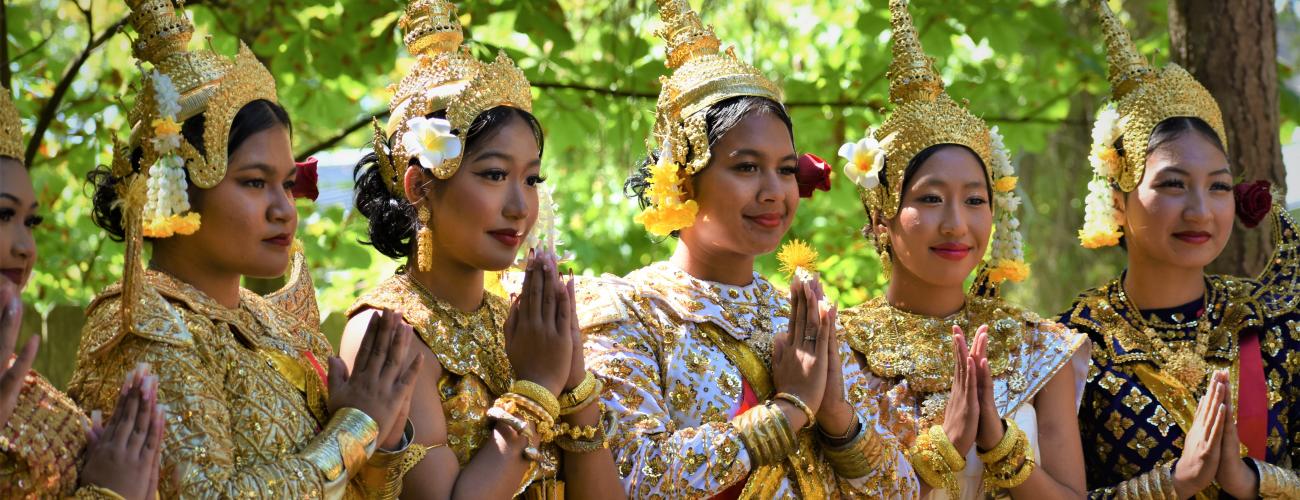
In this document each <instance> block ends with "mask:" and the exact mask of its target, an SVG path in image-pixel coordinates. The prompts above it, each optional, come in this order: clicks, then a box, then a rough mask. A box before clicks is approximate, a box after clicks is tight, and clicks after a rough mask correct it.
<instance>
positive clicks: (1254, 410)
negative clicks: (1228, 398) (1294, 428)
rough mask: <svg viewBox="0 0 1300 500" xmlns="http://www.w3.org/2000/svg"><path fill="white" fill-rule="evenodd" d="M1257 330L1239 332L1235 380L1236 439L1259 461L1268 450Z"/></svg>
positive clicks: (1266, 403) (1266, 421)
mask: <svg viewBox="0 0 1300 500" xmlns="http://www.w3.org/2000/svg"><path fill="white" fill-rule="evenodd" d="M1261 333H1262V332H1261V331H1260V330H1259V329H1258V328H1249V329H1246V330H1244V331H1242V332H1241V343H1240V345H1239V347H1240V351H1239V352H1240V357H1239V358H1238V362H1239V363H1241V367H1240V372H1239V373H1238V379H1237V436H1238V437H1239V438H1241V444H1244V445H1246V449H1247V450H1248V454H1249V455H1250V456H1251V457H1252V458H1254V459H1256V460H1260V461H1263V460H1265V455H1266V454H1267V451H1268V447H1267V446H1266V445H1265V443H1266V442H1267V440H1268V385H1267V384H1266V383H1265V379H1264V357H1263V353H1261V352H1260V350H1259V336H1260V334H1261Z"/></svg>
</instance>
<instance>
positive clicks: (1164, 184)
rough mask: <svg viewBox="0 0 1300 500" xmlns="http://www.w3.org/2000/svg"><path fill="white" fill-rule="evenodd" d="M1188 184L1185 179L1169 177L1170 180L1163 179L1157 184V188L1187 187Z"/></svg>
mask: <svg viewBox="0 0 1300 500" xmlns="http://www.w3.org/2000/svg"><path fill="white" fill-rule="evenodd" d="M1186 186H1187V185H1186V184H1183V181H1181V180H1179V179H1169V180H1167V181H1161V182H1160V183H1159V184H1156V187H1157V188H1177V189H1182V188H1184V187H1186Z"/></svg>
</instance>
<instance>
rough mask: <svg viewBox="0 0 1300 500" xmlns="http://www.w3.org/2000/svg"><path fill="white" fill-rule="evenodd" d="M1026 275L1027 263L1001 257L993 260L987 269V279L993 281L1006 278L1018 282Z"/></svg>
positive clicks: (997, 281) (1027, 275) (1000, 280)
mask: <svg viewBox="0 0 1300 500" xmlns="http://www.w3.org/2000/svg"><path fill="white" fill-rule="evenodd" d="M1028 277H1029V264H1026V263H1024V262H1021V261H1018V260H1010V259H1001V260H998V261H996V262H994V263H993V267H992V268H991V269H989V280H990V281H992V282H994V283H1001V282H1003V281H1007V280H1010V281H1012V282H1015V283H1019V282H1021V281H1024V280H1025V278H1028Z"/></svg>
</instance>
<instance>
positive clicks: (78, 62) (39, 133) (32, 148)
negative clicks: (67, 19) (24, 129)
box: [23, 4, 127, 169]
mask: <svg viewBox="0 0 1300 500" xmlns="http://www.w3.org/2000/svg"><path fill="white" fill-rule="evenodd" d="M77 8H78V9H80V10H81V13H82V15H83V16H84V17H85V18H86V30H87V31H88V32H89V33H90V37H89V39H88V40H87V41H86V48H84V49H82V50H81V54H78V55H77V58H76V59H74V60H73V61H72V63H71V64H69V65H68V67H67V68H65V69H64V70H63V76H62V77H61V78H59V83H58V85H55V87H54V93H52V94H50V98H49V99H47V100H46V101H45V105H44V106H41V111H40V113H39V114H37V118H36V127H35V128H33V129H32V138H31V139H30V140H29V141H27V152H26V154H24V155H23V164H24V165H27V168H29V169H30V168H32V167H33V164H32V162H33V161H34V160H35V159H36V153H37V151H40V149H41V140H42V139H43V138H44V136H45V132H46V131H47V130H49V128H50V123H52V122H53V121H54V117H55V116H57V115H58V113H59V107H60V106H61V105H62V104H63V98H64V97H66V96H67V94H68V89H69V88H71V87H72V81H73V80H75V79H76V78H77V73H79V72H80V71H81V66H82V65H84V64H86V60H87V59H89V58H90V54H92V53H93V52H95V49H98V48H99V47H100V46H102V45H104V42H107V41H108V39H109V38H112V37H113V35H116V34H117V32H118V31H120V30H121V29H122V27H123V26H126V21H127V18H125V17H123V18H122V19H120V20H118V21H117V22H115V23H113V24H112V25H111V26H109V27H108V28H107V29H105V30H104V31H103V32H101V33H100V34H99V35H98V36H96V35H95V25H94V17H93V16H92V15H91V11H90V9H83V8H81V4H77Z"/></svg>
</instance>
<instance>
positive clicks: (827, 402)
mask: <svg viewBox="0 0 1300 500" xmlns="http://www.w3.org/2000/svg"><path fill="white" fill-rule="evenodd" d="M813 283H814V286H815V287H816V290H817V295H818V296H819V297H825V294H824V293H823V291H822V285H821V280H817V281H814V282H813ZM817 313H818V314H820V315H821V326H822V328H823V329H825V330H826V339H827V342H826V392H825V393H824V395H823V396H822V405H821V408H818V410H817V425H818V426H819V427H821V428H822V430H823V431H825V433H826V434H827V435H830V436H843V435H845V434H848V433H849V431H851V430H852V429H851V427H852V426H853V424H854V420H855V419H856V416H855V415H854V412H853V405H851V404H849V402H848V400H846V399H845V397H844V363H843V362H842V360H841V358H840V339H839V336H838V335H837V333H836V332H837V331H838V329H839V328H838V327H839V320H838V313H839V311H838V309H837V308H836V307H835V305H830V306H829V307H824V308H823V301H820V300H819V301H818V302H817Z"/></svg>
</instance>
